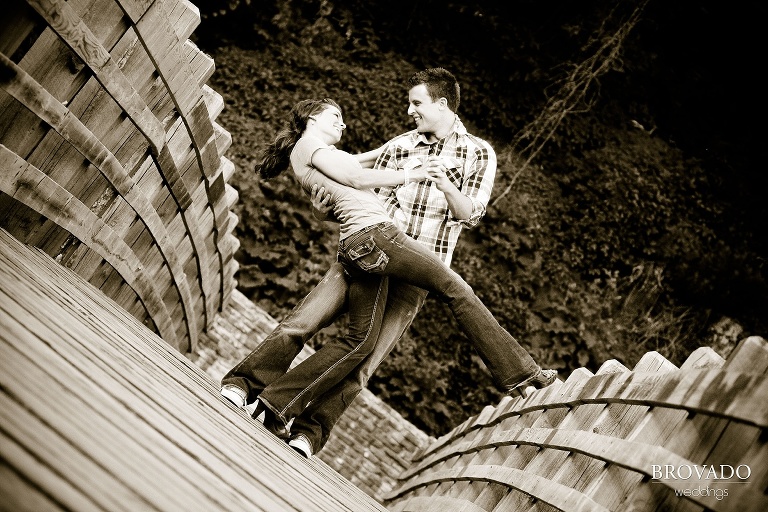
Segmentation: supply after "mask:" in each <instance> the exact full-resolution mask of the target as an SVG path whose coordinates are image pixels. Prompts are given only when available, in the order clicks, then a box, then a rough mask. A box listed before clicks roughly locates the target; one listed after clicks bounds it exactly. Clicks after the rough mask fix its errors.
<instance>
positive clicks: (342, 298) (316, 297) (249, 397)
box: [221, 262, 348, 403]
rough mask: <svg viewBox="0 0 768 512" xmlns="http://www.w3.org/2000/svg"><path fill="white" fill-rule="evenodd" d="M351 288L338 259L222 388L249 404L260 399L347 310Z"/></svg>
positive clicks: (223, 382)
mask: <svg viewBox="0 0 768 512" xmlns="http://www.w3.org/2000/svg"><path fill="white" fill-rule="evenodd" d="M347 290H348V284H347V275H346V274H345V272H344V269H343V268H342V266H341V264H340V263H338V262H334V263H333V264H332V265H331V267H330V268H329V269H328V272H326V274H325V276H323V279H322V280H321V281H320V282H319V283H318V284H317V286H316V287H315V288H314V289H313V290H312V291H311V292H309V293H308V294H307V296H306V297H304V298H303V299H301V301H300V302H299V303H298V304H297V305H296V306H295V307H294V308H293V310H292V311H291V313H290V314H289V315H288V316H287V317H285V319H283V321H282V322H280V324H279V325H278V326H277V327H276V328H275V330H274V331H272V332H271V333H270V334H269V336H267V337H266V338H265V339H264V340H263V341H262V342H261V343H260V344H259V346H257V347H256V348H255V349H254V350H253V351H252V352H251V353H250V354H248V355H247V356H246V357H244V358H243V359H242V360H241V361H240V362H239V363H238V364H237V365H235V366H234V367H233V368H232V369H231V370H229V372H227V374H226V375H225V376H224V378H223V379H222V380H221V387H222V388H227V389H231V390H233V391H234V392H235V393H236V394H238V395H240V396H241V398H243V399H244V401H245V403H252V402H253V401H254V400H256V397H257V396H258V395H259V393H261V392H262V390H263V389H264V388H265V387H267V386H268V385H269V384H270V383H272V382H273V381H275V380H277V379H278V378H280V377H282V376H283V374H285V372H287V371H288V369H289V368H290V366H291V363H293V360H294V359H295V358H296V356H297V355H298V354H299V352H301V350H302V349H303V348H304V344H305V343H306V342H307V340H309V339H310V338H311V337H312V336H314V335H315V334H317V333H318V332H319V331H320V330H322V329H323V328H325V327H327V326H328V325H330V324H331V323H332V322H333V321H334V320H335V319H336V318H338V317H339V316H340V315H341V314H343V313H344V312H345V311H346V308H347V304H346V301H347Z"/></svg>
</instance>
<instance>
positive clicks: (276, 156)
mask: <svg viewBox="0 0 768 512" xmlns="http://www.w3.org/2000/svg"><path fill="white" fill-rule="evenodd" d="M328 107H336V108H338V109H339V111H341V107H339V105H338V104H337V103H336V102H335V101H333V100H332V99H329V98H323V99H322V100H302V101H300V102H298V103H297V104H296V105H294V106H293V108H292V109H291V113H290V114H289V120H288V123H287V124H286V126H284V127H283V128H282V129H281V130H280V131H279V132H277V135H276V136H275V140H274V141H272V142H271V143H269V144H267V145H266V146H264V147H263V148H262V149H261V151H260V152H259V159H258V162H256V165H254V167H253V170H254V171H255V172H256V174H258V175H259V176H260V177H261V178H263V179H265V180H269V179H272V178H274V177H275V176H278V175H279V174H280V173H281V172H283V171H284V170H285V169H287V168H288V164H289V163H290V159H291V151H293V147H294V146H295V145H296V142H298V140H299V138H301V134H302V133H304V130H306V129H307V123H308V122H309V118H310V117H312V116H315V115H317V114H319V113H321V112H322V111H323V110H325V109H327V108H328Z"/></svg>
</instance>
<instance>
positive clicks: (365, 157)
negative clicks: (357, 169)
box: [354, 144, 386, 169]
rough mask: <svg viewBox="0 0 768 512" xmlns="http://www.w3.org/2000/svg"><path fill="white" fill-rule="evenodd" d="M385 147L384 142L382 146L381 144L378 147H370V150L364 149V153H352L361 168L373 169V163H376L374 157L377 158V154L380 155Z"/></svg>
mask: <svg viewBox="0 0 768 512" xmlns="http://www.w3.org/2000/svg"><path fill="white" fill-rule="evenodd" d="M385 147H386V144H385V145H384V146H381V147H380V148H376V149H372V150H371V151H366V152H365V153H358V154H356V155H354V157H355V159H356V160H357V161H358V162H359V163H360V165H361V166H362V168H363V169H373V164H375V163H376V159H378V158H379V155H381V153H382V151H384V148H385Z"/></svg>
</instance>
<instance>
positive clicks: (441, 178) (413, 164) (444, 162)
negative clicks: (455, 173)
mask: <svg viewBox="0 0 768 512" xmlns="http://www.w3.org/2000/svg"><path fill="white" fill-rule="evenodd" d="M403 168H404V169H407V170H408V183H417V182H419V181H424V180H428V181H431V182H432V183H434V184H435V186H437V189H438V190H440V191H442V192H445V191H446V189H447V187H448V186H452V183H451V180H449V179H448V169H453V168H456V164H455V163H454V162H453V161H452V160H451V159H450V158H447V157H443V156H436V155H430V156H428V157H426V158H412V159H411V160H409V161H408V162H407V163H406V164H405V166H404V167H403Z"/></svg>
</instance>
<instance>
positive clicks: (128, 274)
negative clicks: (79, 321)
mask: <svg viewBox="0 0 768 512" xmlns="http://www.w3.org/2000/svg"><path fill="white" fill-rule="evenodd" d="M6 8H7V15H6V16H5V18H4V20H2V21H0V171H1V172H0V227H3V228H5V229H6V230H8V231H9V232H10V233H11V234H13V235H14V236H15V237H16V238H18V239H19V240H21V241H23V242H25V243H27V244H30V245H34V246H37V247H40V248H41V249H42V250H44V251H45V252H47V253H48V254H50V255H51V256H52V257H54V258H56V259H57V260H58V261H59V262H60V263H62V264H63V265H66V266H68V267H69V268H72V269H73V270H75V271H76V272H77V273H78V274H80V275H81V276H83V277H84V278H86V279H87V280H88V281H90V282H91V284H93V285H94V286H97V287H98V288H100V289H102V291H104V292H105V293H106V294H107V295H109V296H110V297H112V298H113V299H115V300H116V301H117V302H118V304H120V305H121V306H123V307H124V308H125V309H126V310H128V311H129V312H131V313H132V314H134V315H135V316H137V317H138V318H140V319H141V320H142V321H145V323H146V324H147V325H149V326H150V327H154V328H155V329H156V331H157V332H158V334H160V335H161V336H162V337H163V339H165V340H166V341H167V342H169V343H170V344H172V345H174V346H175V347H177V348H178V349H179V350H182V351H184V352H186V351H191V350H192V349H193V348H194V345H195V343H196V341H197V336H198V334H199V333H200V332H201V331H202V330H205V329H206V328H207V327H208V326H209V325H210V324H211V323H212V322H213V320H214V317H215V315H216V313H217V312H219V311H221V310H222V308H223V307H224V305H225V304H226V302H227V299H228V297H229V295H230V294H231V292H232V290H233V289H234V288H235V285H236V283H235V281H234V274H235V272H236V270H237V263H236V261H235V260H234V258H233V256H234V252H235V251H236V250H237V247H238V241H237V239H236V238H235V237H234V236H233V235H232V231H233V229H234V227H235V225H236V224H237V217H236V216H235V215H234V214H233V213H232V212H231V209H232V206H233V205H234V203H235V202H236V201H237V192H236V191H235V190H234V189H233V188H232V187H231V186H229V185H228V184H227V182H228V180H229V178H230V176H231V175H232V174H233V172H234V165H233V164H232V163H231V162H230V161H229V160H227V159H226V158H224V157H223V154H224V152H225V151H226V150H227V149H228V148H229V145H230V144H231V138H230V136H229V134H228V133H227V132H226V131H225V130H223V129H221V127H219V126H218V125H217V124H216V122H215V119H216V117H217V116H218V114H219V113H220V112H221V110H222V108H223V105H224V102H223V100H222V98H221V96H220V95H218V94H217V93H216V92H214V91H213V90H211V89H210V88H209V87H207V86H206V85H205V82H206V81H207V80H208V78H209V77H210V75H211V74H212V73H213V71H214V63H213V61H212V59H210V57H208V56H207V55H205V54H204V53H202V52H201V51H200V50H199V49H198V48H197V47H196V46H195V45H194V44H193V43H191V42H190V41H188V37H189V36H190V34H191V33H192V31H193V30H194V28H195V27H196V26H197V25H198V24H199V22H200V16H199V12H198V11H197V9H196V8H195V7H194V5H192V4H191V3H189V2H187V1H185V0H70V1H67V2H65V1H64V0H26V2H25V1H24V0H12V1H11V2H10V5H8V6H6Z"/></svg>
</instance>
